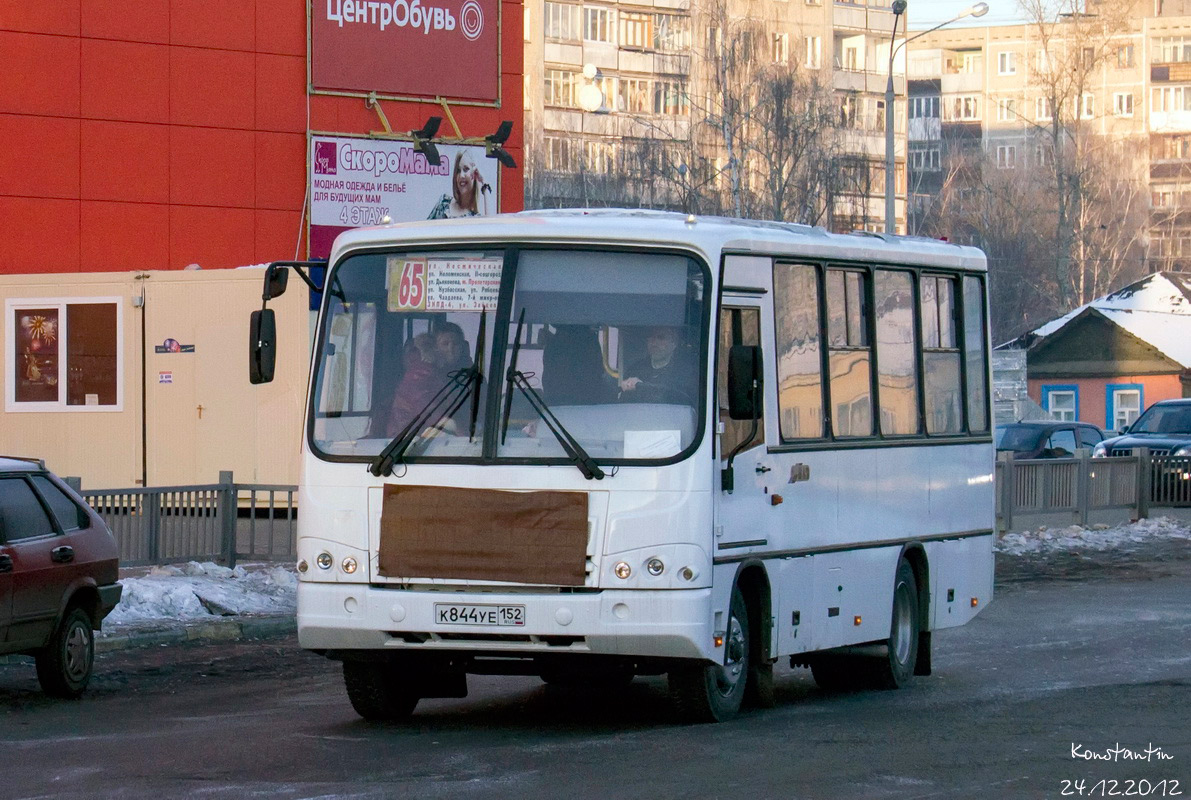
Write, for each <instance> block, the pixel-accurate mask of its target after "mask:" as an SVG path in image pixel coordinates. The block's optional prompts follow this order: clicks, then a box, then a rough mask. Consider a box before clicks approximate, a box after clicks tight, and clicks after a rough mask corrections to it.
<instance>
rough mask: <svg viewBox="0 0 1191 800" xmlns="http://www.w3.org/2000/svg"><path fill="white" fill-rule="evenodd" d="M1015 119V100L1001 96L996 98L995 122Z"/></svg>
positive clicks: (1014, 120)
mask: <svg viewBox="0 0 1191 800" xmlns="http://www.w3.org/2000/svg"><path fill="white" fill-rule="evenodd" d="M1016 121H1017V100H1016V99H1014V98H1012V97H1002V98H1001V99H999V100H997V122H1016Z"/></svg>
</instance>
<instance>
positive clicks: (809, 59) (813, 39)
mask: <svg viewBox="0 0 1191 800" xmlns="http://www.w3.org/2000/svg"><path fill="white" fill-rule="evenodd" d="M805 64H806V67H807V68H808V69H819V68H820V67H821V66H823V39H822V37H820V36H808V37H806V62H805Z"/></svg>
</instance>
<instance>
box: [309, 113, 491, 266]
mask: <svg viewBox="0 0 1191 800" xmlns="http://www.w3.org/2000/svg"><path fill="white" fill-rule="evenodd" d="M310 147H311V153H310V257H311V258H326V257H327V256H328V255H329V254H330V252H331V244H332V243H333V242H334V241H335V237H336V236H338V235H339V234H340V233H342V232H343V231H346V230H350V229H351V228H359V227H363V226H365V225H380V224H382V223H383V222H384V221H385V218H386V217H388V221H389V222H413V221H415V220H424V219H449V218H454V217H468V216H486V215H489V214H495V213H497V210H498V209H497V198H499V197H500V184H499V178H500V165H499V164H497V163H496V160H495V159H491V158H486V157H485V156H484V147H483V146H482V145H480V146H476V145H447V144H440V145H438V152H439V155H440V156H441V160H440V161H439V163H438V164H431V163H430V162H429V161H427V160H426V157H425V156H423V155H422V154H421V153H419V152H417V151H416V150H414V146H413V143H412V142H398V141H392V140H389V139H359V138H349V137H340V136H312V137H311V140H310Z"/></svg>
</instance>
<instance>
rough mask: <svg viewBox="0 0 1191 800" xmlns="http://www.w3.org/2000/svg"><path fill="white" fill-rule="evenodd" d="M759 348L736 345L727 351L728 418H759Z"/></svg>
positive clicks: (760, 377) (760, 376)
mask: <svg viewBox="0 0 1191 800" xmlns="http://www.w3.org/2000/svg"><path fill="white" fill-rule="evenodd" d="M761 381H762V372H761V348H760V347H757V346H755V345H747V344H737V345H733V346H732V349H731V350H729V351H728V416H729V417H731V418H732V419H750V420H751V419H758V418H760V416H761Z"/></svg>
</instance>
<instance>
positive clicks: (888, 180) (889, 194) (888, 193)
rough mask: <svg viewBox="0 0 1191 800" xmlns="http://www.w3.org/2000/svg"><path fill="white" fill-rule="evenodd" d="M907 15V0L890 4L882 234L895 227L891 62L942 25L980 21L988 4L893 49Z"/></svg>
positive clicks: (962, 12) (963, 13) (973, 8)
mask: <svg viewBox="0 0 1191 800" xmlns="http://www.w3.org/2000/svg"><path fill="white" fill-rule="evenodd" d="M904 13H906V0H893V36H892V37H891V38H890V39H889V80H888V82H886V84H885V232H886V233H894V232H896V226H897V204H896V201H895V200H894V179H895V175H894V163H893V101H894V98H893V59H894V57H895V56H896V55H897V51H898V50H900V49H901V48H902V47H904V46H905V45H907V44H909V43H910V42H912V41H914V40H915V39H917V38H918V37H919V36H925V35H926V34H928V33H932V32H934V31H937V30H938V29H939V28H942V27H943V26H944V25H950V24H951V23H953V22H956V21H958V20H961V19H963V18H964V17H983V16H984V15H985V14H987V13H988V3H977V4H976V5H974V6H971V7H970V8H966V9H964V10H963V11H961V12H960V13H959V14H957V15H956V16H954V17H952V18H951V19H949V20H947V21H946V22H940V23H939V24H938V25H936V26H935V27H933V28H928V29H927V30H924V31H922V32H920V33H916V34H914V35H913V36H911V37H909V38H907V39H903V40H902V41H901V42H898V44H897V45H896V46H894V44H893V41H894V39H896V38H897V21H898V19H899V18H900V17H901V15H902V14H904Z"/></svg>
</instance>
